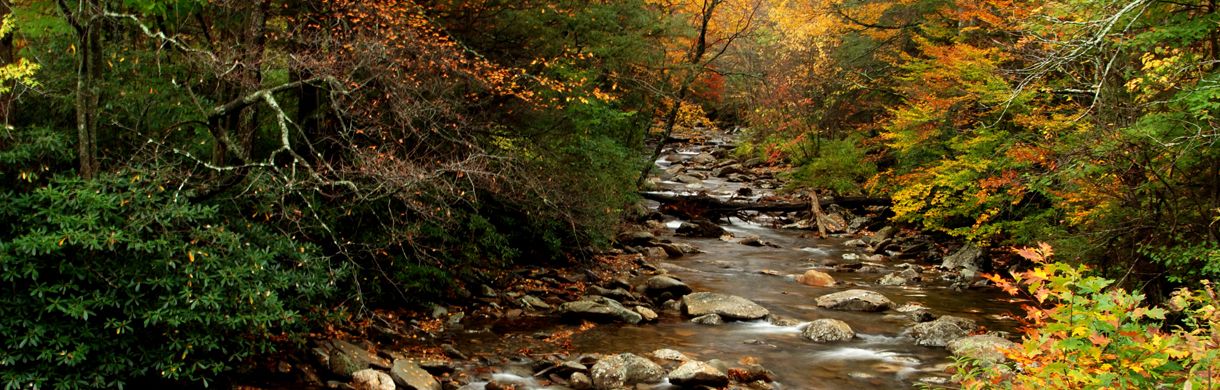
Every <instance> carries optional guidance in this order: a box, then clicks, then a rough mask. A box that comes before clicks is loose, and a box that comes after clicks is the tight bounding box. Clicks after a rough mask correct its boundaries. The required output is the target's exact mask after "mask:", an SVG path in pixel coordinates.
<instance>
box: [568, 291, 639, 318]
mask: <svg viewBox="0 0 1220 390" xmlns="http://www.w3.org/2000/svg"><path fill="white" fill-rule="evenodd" d="M559 313H560V315H562V316H564V317H567V318H574V319H580V320H590V321H598V322H615V321H619V322H626V323H629V324H638V323H640V321H643V320H644V317H643V316H641V315H640V313H636V312H634V311H631V310H628V309H627V308H626V307H623V305H622V304H621V303H619V302H618V301H616V300H613V299H610V298H606V297H600V296H591V297H585V298H581V300H579V301H572V302H566V303H564V304H562V305H559Z"/></svg>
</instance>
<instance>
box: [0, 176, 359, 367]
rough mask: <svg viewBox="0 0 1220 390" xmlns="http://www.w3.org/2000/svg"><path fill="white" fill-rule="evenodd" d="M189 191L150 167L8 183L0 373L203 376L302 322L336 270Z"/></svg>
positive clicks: (0, 261) (1, 249) (2, 210)
mask: <svg viewBox="0 0 1220 390" xmlns="http://www.w3.org/2000/svg"><path fill="white" fill-rule="evenodd" d="M150 176H151V177H150ZM186 195H187V194H178V193H177V192H176V191H175V187H174V186H172V184H170V183H165V182H161V181H159V180H158V179H157V178H156V177H155V174H153V173H148V172H127V173H124V174H115V175H104V176H102V177H101V178H99V179H97V180H95V181H83V180H80V179H76V178H56V179H54V180H52V181H51V183H50V184H49V185H47V186H45V187H41V188H37V189H35V190H33V191H30V192H28V193H20V194H14V193H9V194H4V196H3V200H0V220H2V221H6V222H5V224H7V225H10V226H5V227H4V228H3V229H0V232H6V231H7V232H9V233H8V234H7V235H6V236H3V237H0V281H3V283H2V284H0V383H4V385H5V387H6V388H26V387H29V386H33V387H54V388H79V387H121V386H122V385H123V384H124V383H126V382H129V381H130V380H133V379H140V378H150V377H164V378H168V379H171V380H180V381H191V382H197V383H201V384H204V385H206V384H207V383H208V382H209V381H211V380H214V379H215V377H216V375H217V374H218V373H221V372H222V371H224V370H227V369H230V368H232V367H233V366H234V365H235V364H238V363H240V362H241V361H242V360H243V359H245V358H248V357H250V356H252V355H255V354H260V353H267V352H269V351H271V350H273V349H274V348H275V347H276V345H277V343H278V342H279V341H283V340H285V339H286V337H287V336H290V335H291V334H292V332H293V331H295V330H299V329H302V328H303V325H305V322H306V321H307V318H306V317H307V316H306V315H305V314H303V313H301V312H299V311H298V309H299V308H301V307H302V306H303V305H306V304H310V305H317V304H319V302H324V301H323V300H322V298H323V297H324V296H325V295H326V294H327V292H328V291H329V290H330V289H332V288H333V281H334V280H335V279H336V278H338V277H340V276H341V275H340V274H339V273H340V271H337V270H334V269H331V267H330V264H328V262H327V260H326V259H325V258H322V257H319V256H318V255H317V253H318V248H317V247H315V246H314V245H310V244H301V243H298V242H294V241H293V240H291V239H290V238H288V237H287V236H286V235H284V234H282V233H279V232H275V231H271V230H270V229H267V228H265V227H263V226H260V225H258V224H252V223H248V222H244V221H242V220H240V219H238V220H234V219H231V218H224V217H222V216H221V215H219V214H218V212H217V209H216V208H215V207H213V206H206V205H200V204H192V203H191V202H189V201H187V200H186V199H187V198H186Z"/></svg>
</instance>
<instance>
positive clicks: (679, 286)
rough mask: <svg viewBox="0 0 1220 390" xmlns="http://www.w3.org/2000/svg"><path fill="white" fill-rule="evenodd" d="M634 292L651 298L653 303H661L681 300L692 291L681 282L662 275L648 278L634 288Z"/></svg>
mask: <svg viewBox="0 0 1220 390" xmlns="http://www.w3.org/2000/svg"><path fill="white" fill-rule="evenodd" d="M635 291H638V292H640V293H642V294H644V296H646V297H649V298H652V299H653V300H654V301H655V302H663V301H666V300H670V299H678V298H681V297H682V296H684V295H686V294H690V293H691V291H692V290H691V288H690V286H687V285H686V283H682V281H680V280H678V279H674V278H671V277H669V276H664V275H657V276H653V277H651V278H648V280H645V281H644V283H641V284H640V285H638V286H636V287H635Z"/></svg>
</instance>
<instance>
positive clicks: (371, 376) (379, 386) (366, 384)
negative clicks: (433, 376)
mask: <svg viewBox="0 0 1220 390" xmlns="http://www.w3.org/2000/svg"><path fill="white" fill-rule="evenodd" d="M350 385H351V386H352V389H354V390H394V389H395V386H394V379H391V378H390V375H389V374H386V373H384V372H381V371H377V370H374V369H371V368H366V369H363V370H360V371H356V372H353V373H352V382H351V383H350ZM437 389H440V387H439V385H438V386H437Z"/></svg>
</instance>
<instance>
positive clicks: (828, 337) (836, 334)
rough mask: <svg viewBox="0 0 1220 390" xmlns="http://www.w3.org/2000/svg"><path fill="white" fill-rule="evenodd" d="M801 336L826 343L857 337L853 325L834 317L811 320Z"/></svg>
mask: <svg viewBox="0 0 1220 390" xmlns="http://www.w3.org/2000/svg"><path fill="white" fill-rule="evenodd" d="M801 337H804V338H807V339H810V340H813V341H815V342H819V343H825V342H829V341H847V340H851V339H853V338H855V337H856V332H854V331H852V330H851V326H849V325H847V323H846V322H843V321H839V320H836V319H833V318H822V319H818V320H814V321H813V322H810V323H809V326H807V327H805V330H803V331H801Z"/></svg>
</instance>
